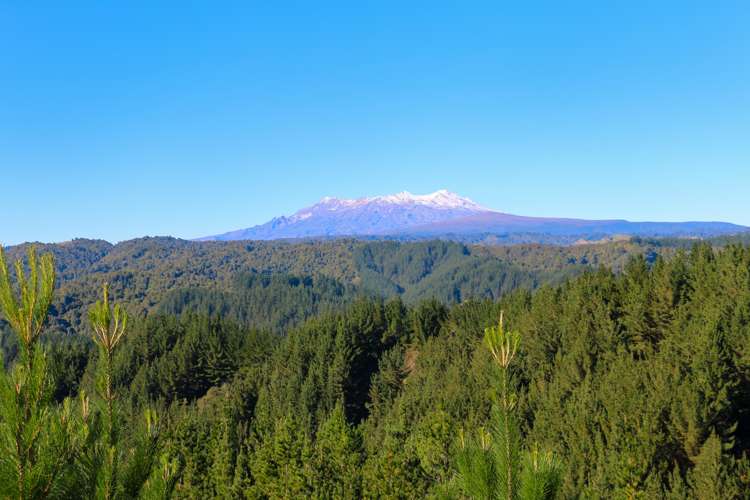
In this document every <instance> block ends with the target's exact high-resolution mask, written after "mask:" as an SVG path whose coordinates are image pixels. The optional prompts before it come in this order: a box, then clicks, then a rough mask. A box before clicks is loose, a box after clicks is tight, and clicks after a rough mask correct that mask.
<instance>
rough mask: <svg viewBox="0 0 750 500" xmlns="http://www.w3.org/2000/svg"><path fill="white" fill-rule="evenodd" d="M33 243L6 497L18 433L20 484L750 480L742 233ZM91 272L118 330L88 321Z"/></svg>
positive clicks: (18, 344) (513, 484)
mask: <svg viewBox="0 0 750 500" xmlns="http://www.w3.org/2000/svg"><path fill="white" fill-rule="evenodd" d="M726 243H727V242H721V243H719V242H716V245H725V244H726ZM49 248H50V249H51V250H52V251H54V252H55V255H56V257H57V259H58V260H57V269H58V271H59V273H60V276H61V280H60V283H59V290H60V293H59V294H58V297H60V299H59V300H58V301H57V302H55V301H54V300H53V304H52V306H51V307H50V316H51V319H52V321H51V322H50V326H49V328H48V330H49V331H50V333H49V334H48V333H46V331H45V333H42V332H43V331H44V329H43V328H42V329H40V330H38V331H39V333H38V334H32V335H30V336H29V338H34V339H36V340H35V342H34V343H33V345H34V347H33V349H31V350H33V351H34V353H35V354H34V357H33V358H25V357H24V354H23V351H24V350H28V349H27V348H26V347H24V345H25V344H24V343H23V340H22V339H21V337H20V336H16V335H14V334H13V333H12V330H11V324H10V322H5V321H4V322H0V329H3V331H4V332H5V333H4V334H3V336H2V338H1V339H0V340H1V342H2V346H3V348H4V354H5V359H6V361H7V362H8V364H13V366H12V367H10V369H9V370H8V371H7V373H4V374H3V376H4V377H5V378H3V385H2V390H1V391H0V397H1V400H0V405H1V406H2V408H0V409H1V410H2V413H0V437H3V441H2V442H1V443H0V444H2V446H3V447H4V449H3V450H2V453H1V454H0V474H4V475H3V476H2V477H0V488H5V489H4V490H2V492H0V496H4V497H7V496H10V497H14V498H18V497H19V494H18V489H19V483H18V481H17V476H18V473H17V471H18V467H17V465H18V463H19V459H17V458H14V457H17V455H16V453H15V451H14V449H15V448H14V446H15V445H14V443H15V436H16V431H18V430H19V429H22V430H23V432H22V433H21V434H19V435H20V436H21V438H22V439H27V440H28V441H29V442H31V443H32V444H33V446H32V449H33V453H32V454H30V455H29V459H28V460H27V462H26V464H27V470H32V471H34V472H33V473H32V474H31V475H27V476H25V477H26V478H27V479H28V481H26V482H25V483H24V488H25V489H24V494H23V495H20V497H21V498H33V497H39V496H45V495H46V496H49V497H63V498H79V497H86V498H90V497H95V496H96V491H99V492H104V491H107V490H109V491H110V492H111V493H112V495H111V496H114V497H117V496H119V497H135V496H140V497H143V498H167V497H169V496H170V495H172V496H174V497H178V498H195V499H205V498H290V497H300V496H309V497H314V498H425V497H441V498H442V497H451V498H455V497H467V496H468V497H474V498H491V497H492V496H493V495H499V496H500V497H502V498H508V496H510V497H512V498H549V497H552V496H553V492H559V495H558V496H559V497H564V498H670V499H677V498H680V499H682V498H690V499H692V498H696V499H697V498H729V499H739V498H747V497H748V496H749V495H748V494H749V492H750V465H749V463H748V459H747V454H748V451H750V423H749V422H750V419H748V410H747V409H748V408H750V249H749V248H748V247H745V246H741V245H727V246H724V247H723V248H722V249H718V247H712V246H710V245H708V244H702V245H698V246H695V247H694V248H693V249H692V250H690V249H689V247H688V246H687V243H686V242H684V241H663V240H641V241H636V240H631V241H622V242H612V243H606V244H601V245H579V246H575V247H570V248H558V247H544V246H538V245H524V246H516V247H493V248H480V247H470V246H465V245H460V244H455V243H440V242H420V243H395V242H352V241H331V242H304V243H295V244H289V243H283V244H282V243H278V242H275V243H256V242H242V243H231V244H219V243H217V244H206V245H203V244H197V243H190V242H181V241H179V240H170V239H146V240H139V241H133V242H125V243H123V244H119V245H117V246H114V247H111V246H108V245H104V244H94V243H89V242H81V241H78V242H72V243H71V244H66V245H60V246H53V247H49ZM17 251H18V249H13V252H17ZM634 255H635V256H636V257H635V258H634V259H630V257H631V256H634ZM638 255H642V257H638ZM40 261H41V259H40V260H36V266H37V267H39V266H40ZM600 264H604V265H606V266H607V267H609V269H608V268H605V267H601V268H597V269H593V268H592V266H595V265H596V266H598V265H600ZM27 266H28V264H27ZM24 271H25V275H24V276H30V269H29V268H28V267H24ZM38 277H39V282H40V283H41V281H42V273H41V272H39V273H38ZM566 277H567V278H570V279H567V280H564V278H566ZM30 279H31V278H26V280H27V281H29V280H30ZM106 281H110V282H111V283H112V285H111V288H110V290H109V297H107V300H105V301H103V302H102V303H101V304H100V305H99V306H95V307H96V308H97V309H95V310H96V311H97V312H96V313H95V314H93V315H92V317H93V318H95V321H96V323H97V324H98V325H106V324H107V320H106V318H107V314H109V327H107V328H101V330H100V332H101V333H102V334H103V335H104V337H100V336H98V335H97V334H96V333H94V336H95V337H96V338H97V339H100V341H99V342H94V341H93V340H91V339H89V338H86V339H82V338H81V337H80V336H78V335H77V334H76V333H75V332H78V331H82V328H83V327H82V326H81V325H82V323H81V322H80V321H79V320H80V316H81V312H80V311H81V310H82V309H84V308H86V307H88V306H89V305H91V304H94V303H95V302H96V295H95V293H92V290H95V289H96V288H97V287H101V285H102V283H104V282H106ZM8 283H10V279H8ZM0 286H2V283H1V280H0ZM10 289H11V290H12V295H11V296H12V297H14V298H15V297H20V294H21V288H20V287H18V286H13V287H10ZM27 289H29V290H31V289H32V287H28V288H27ZM35 289H36V290H37V291H38V292H41V291H42V290H43V289H44V287H42V286H41V284H39V285H37V286H36V288H35ZM363 291H365V292H366V294H365V295H364V296H362V295H360V294H361V293H362V292H363ZM42 295H44V294H42ZM472 297H473V298H472ZM113 298H114V299H116V300H115V301H116V302H117V303H118V304H120V305H121V307H125V306H127V308H128V310H129V311H131V313H132V315H131V316H130V317H129V321H128V322H127V331H126V333H124V334H120V335H119V336H118V334H117V333H116V332H117V330H115V329H114V325H115V323H118V324H122V313H119V315H120V320H119V321H116V320H115V317H116V316H117V314H116V313H115V309H114V308H112V307H110V305H109V304H107V303H108V302H110V301H111V300H112V299H113ZM15 300H16V302H15V305H17V306H19V307H23V301H22V300H21V299H17V298H16V299H15ZM105 304H106V306H105ZM500 311H505V312H506V323H507V324H504V325H503V326H502V328H500V327H499V326H498V325H497V318H498V316H499V315H500ZM32 316H33V315H32ZM5 317H7V315H6V312H3V318H5ZM76 318H78V319H76ZM66 322H68V323H67V325H66ZM39 324H40V323H39V321H38V320H37V322H36V323H33V325H37V326H34V327H32V328H31V330H28V329H27V330H26V331H31V332H35V331H36V328H37V327H38V325H39ZM41 324H42V325H43V324H44V321H43V318H42V320H41ZM493 325H494V326H493ZM62 332H66V333H68V334H70V335H67V336H66V335H60V333H62ZM514 332H519V333H514ZM102 338H104V339H107V338H108V339H109V341H101V339H102ZM115 338H117V339H118V340H117V341H116V342H110V341H112V340H114V339H115ZM107 344H110V345H111V349H109V351H111V352H110V354H111V361H110V362H108V361H107V359H108V355H107V352H108V349H107V348H106V345H107ZM94 346H96V347H97V349H93V347H94ZM28 361H30V364H31V367H32V369H31V370H30V369H28V367H27V362H28ZM108 366H109V367H108ZM107 373H110V376H109V377H107ZM103 375H104V376H103ZM108 378H109V380H110V382H111V385H109V386H108V385H107V382H106V381H107V379H108ZM107 387H109V388H110V392H109V394H110V395H111V396H112V397H111V398H110V397H108V396H107V394H108V392H107ZM17 388H21V389H20V392H17V390H16V389H17ZM86 394H92V395H93V396H92V398H91V400H90V401H89V399H88V398H87V397H86ZM20 395H23V397H21V396H20ZM27 395H28V396H27ZM67 396H77V397H76V399H75V400H74V401H73V400H66V399H65V398H66V397H67ZM108 400H111V402H112V413H111V415H112V416H111V417H109V416H108V408H107V406H108V405H107V401H108ZM26 401H28V402H33V403H31V404H29V405H26V406H28V408H30V409H31V412H30V413H29V415H30V418H28V419H26V418H20V417H19V415H24V413H23V412H24V411H26V410H25V407H26V406H25V402H26ZM154 408H158V409H159V413H158V414H159V418H158V419H157V418H155V413H154V410H153V409H154ZM19 412H20V413H19ZM109 422H112V432H110V431H108V427H109ZM461 429H468V430H466V431H461ZM457 436H458V437H457ZM542 450H544V451H542ZM563 464H564V467H563ZM457 471H458V472H461V474H457ZM509 472H510V474H509ZM467 478H469V479H470V480H468V481H464V479H467ZM471 478H473V479H471ZM50 479H51V483H50ZM509 479H510V480H509ZM108 481H109V484H110V485H111V487H105V486H106V483H107V482H108ZM45 484H52V486H50V487H49V488H48V489H46V487H45V486H43V485H45ZM40 485H41V486H40ZM33 488H38V489H36V490H34V489H33ZM39 488H41V489H46V493H44V494H39V495H36V494H34V493H31V492H32V491H40V490H39ZM101 496H105V495H101Z"/></svg>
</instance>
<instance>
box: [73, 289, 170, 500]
mask: <svg viewBox="0 0 750 500" xmlns="http://www.w3.org/2000/svg"><path fill="white" fill-rule="evenodd" d="M89 321H90V323H91V329H92V330H93V332H94V335H93V340H94V343H95V344H96V345H97V347H98V349H99V359H98V365H97V379H96V395H97V398H96V403H97V405H98V407H99V416H100V417H101V419H100V420H98V421H96V422H95V423H93V424H92V425H91V432H92V434H93V435H94V436H96V439H95V441H94V442H93V443H92V444H91V446H90V447H89V456H88V457H86V459H85V460H84V461H82V469H83V470H84V471H86V472H85V474H86V477H87V478H89V481H87V482H85V483H84V484H82V485H81V488H82V489H83V491H86V488H87V487H88V488H89V489H88V491H87V493H86V495H90V496H91V497H94V498H101V499H106V500H110V499H118V498H169V497H170V496H171V493H172V490H173V488H174V486H175V482H176V477H177V472H178V471H177V463H176V462H175V461H173V460H170V459H169V457H168V456H166V455H164V454H161V450H160V423H159V419H158V417H157V415H156V412H154V411H153V410H151V409H146V410H145V413H144V420H143V422H142V423H141V425H140V427H139V428H138V429H137V431H136V432H135V433H134V435H133V436H132V437H131V436H127V437H126V436H123V431H124V426H123V422H122V419H121V416H120V408H119V402H118V398H117V394H116V393H115V389H114V373H113V359H114V352H115V348H116V347H117V346H118V344H120V342H121V341H122V339H123V337H124V336H125V333H126V330H127V324H128V316H127V313H126V312H125V310H124V309H123V308H122V307H121V306H120V305H119V304H116V305H115V306H114V307H112V306H111V305H110V302H109V287H108V285H107V284H105V285H104V289H103V299H102V300H101V301H98V302H97V303H96V304H94V305H93V306H92V307H91V310H90V311H89ZM97 424H98V425H97ZM126 438H129V439H126ZM86 495H84V496H86Z"/></svg>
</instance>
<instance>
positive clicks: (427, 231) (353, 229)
mask: <svg viewBox="0 0 750 500" xmlns="http://www.w3.org/2000/svg"><path fill="white" fill-rule="evenodd" d="M748 230H750V228H748V227H745V226H740V225H737V224H732V223H728V222H720V221H687V222H650V221H643V222H640V221H638V222H632V221H628V220H625V219H602V220H596V219H592V220H589V219H575V218H566V217H530V216H523V215H514V214H509V213H504V212H501V211H499V210H495V209H492V208H488V207H485V206H482V205H480V204H478V203H476V202H474V201H473V200H471V199H470V198H467V197H463V196H460V195H458V194H456V193H453V192H451V191H448V190H446V189H441V190H439V191H435V192H434V193H430V194H425V195H415V194H412V193H410V192H408V191H402V192H400V193H396V194H392V195H382V196H373V197H363V198H356V199H346V198H343V199H341V198H334V197H324V198H322V199H321V200H320V201H319V202H318V203H316V204H314V205H311V206H309V207H305V208H302V209H300V210H298V211H297V212H295V213H294V214H292V215H289V216H280V217H274V218H273V219H271V220H270V221H268V222H266V223H264V224H259V225H256V226H252V227H249V228H244V229H238V230H235V231H230V232H226V233H222V234H217V235H213V236H206V237H203V238H198V239H197V240H198V241H235V240H276V239H300V238H329V237H355V238H357V237H368V238H383V239H389V238H395V239H402V238H406V239H421V238H439V239H449V240H461V241H464V240H467V239H472V238H474V239H476V238H477V237H478V236H479V235H489V236H493V235H494V236H505V237H507V236H508V235H519V234H523V235H526V236H525V237H526V240H527V241H537V242H549V241H550V238H551V239H552V241H555V242H559V243H568V242H570V241H573V240H578V239H600V238H603V237H611V236H616V235H626V236H646V237H699V238H705V237H712V236H722V235H728V234H735V233H741V232H745V231H748Z"/></svg>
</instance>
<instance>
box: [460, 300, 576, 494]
mask: <svg viewBox="0 0 750 500" xmlns="http://www.w3.org/2000/svg"><path fill="white" fill-rule="evenodd" d="M520 342H521V335H520V334H519V333H518V332H515V331H513V330H507V329H506V328H504V326H503V315H502V313H501V314H500V322H499V324H498V325H497V326H492V327H489V328H487V329H486V330H485V334H484V345H485V346H486V347H487V349H488V350H489V351H490V353H491V355H492V358H493V361H494V366H495V367H496V369H497V371H498V376H499V382H500V385H499V388H498V390H497V392H496V393H495V398H494V399H495V407H494V412H493V420H492V422H491V425H490V431H489V432H487V431H486V430H485V429H484V428H482V427H480V428H479V429H478V431H477V436H476V437H475V438H474V439H470V440H467V439H466V437H465V436H464V435H463V434H461V436H460V438H459V449H458V451H457V453H456V467H457V470H458V476H457V479H458V483H459V484H460V488H461V490H462V491H463V492H464V493H465V494H466V495H468V496H469V497H471V498H497V499H506V500H513V499H523V500H546V499H554V498H556V497H557V495H558V492H559V490H560V482H561V481H560V479H561V472H562V470H561V467H560V465H559V463H558V462H557V460H556V459H555V458H554V457H553V456H552V454H551V453H549V452H547V453H540V452H539V451H538V450H537V449H536V448H534V449H532V450H527V451H524V450H523V449H522V444H521V433H520V428H519V426H518V421H517V417H516V410H517V407H518V399H517V394H516V392H515V387H514V386H515V383H514V377H513V370H514V365H513V360H514V358H515V357H516V354H517V352H518V346H519V344H520Z"/></svg>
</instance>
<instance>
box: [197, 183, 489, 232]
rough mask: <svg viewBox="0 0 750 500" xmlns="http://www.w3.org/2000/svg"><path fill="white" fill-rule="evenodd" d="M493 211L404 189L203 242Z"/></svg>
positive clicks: (329, 203)
mask: <svg viewBox="0 0 750 500" xmlns="http://www.w3.org/2000/svg"><path fill="white" fill-rule="evenodd" d="M489 212H492V211H491V210H490V209H488V208H485V207H483V206H481V205H479V204H478V203H475V202H474V201H472V200H470V199H469V198H465V197H462V196H459V195H457V194H455V193H452V192H450V191H447V190H445V189H441V190H440V191H436V192H434V193H431V194H425V195H416V194H411V193H409V192H407V191H403V192H401V193H397V194H392V195H385V196H374V197H367V198H357V199H339V198H332V197H325V198H323V199H322V200H320V202H318V203H316V204H315V205H312V206H310V207H307V208H303V209H301V210H299V211H298V212H296V213H294V214H293V215H290V216H288V217H285V216H282V217H276V218H274V219H272V220H271V221H269V222H267V223H265V224H261V225H259V226H254V227H251V228H248V229H241V230H239V231H232V232H229V233H225V234H221V235H218V236H212V237H208V238H202V239H206V240H238V239H277V238H305V237H313V236H347V235H351V236H354V235H373V234H382V233H387V232H396V231H401V230H405V229H407V228H408V227H411V226H417V225H419V226H421V225H426V224H433V223H436V222H441V221H447V220H451V219H455V218H458V217H466V216H470V215H478V214H481V213H489Z"/></svg>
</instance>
